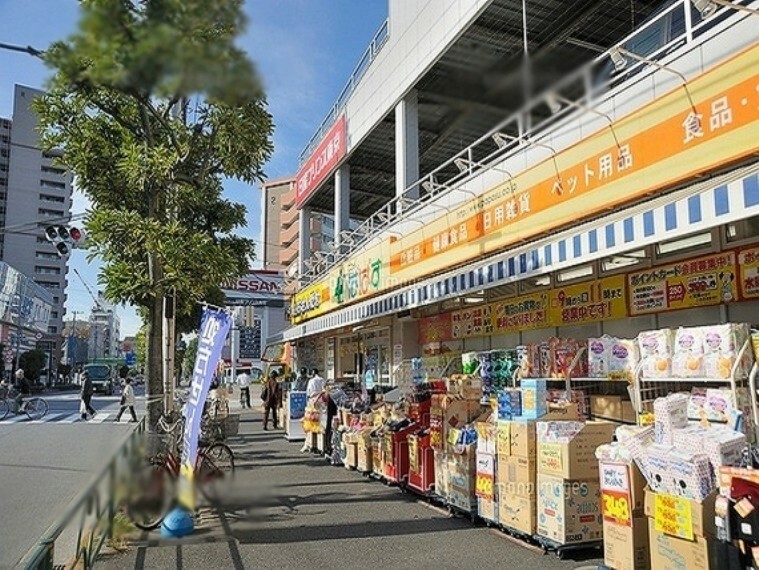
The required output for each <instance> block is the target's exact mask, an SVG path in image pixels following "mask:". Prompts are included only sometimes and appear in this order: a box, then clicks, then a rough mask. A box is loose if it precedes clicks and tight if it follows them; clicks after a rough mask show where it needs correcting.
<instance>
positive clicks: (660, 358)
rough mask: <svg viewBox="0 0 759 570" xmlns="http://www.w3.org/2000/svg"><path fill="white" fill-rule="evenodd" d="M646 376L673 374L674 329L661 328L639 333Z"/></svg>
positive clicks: (668, 375)
mask: <svg viewBox="0 0 759 570" xmlns="http://www.w3.org/2000/svg"><path fill="white" fill-rule="evenodd" d="M638 346H639V347H640V357H641V359H642V360H643V377H644V378H670V377H671V376H672V331H670V330H669V329H660V330H654V331H644V332H642V333H640V334H639V335H638Z"/></svg>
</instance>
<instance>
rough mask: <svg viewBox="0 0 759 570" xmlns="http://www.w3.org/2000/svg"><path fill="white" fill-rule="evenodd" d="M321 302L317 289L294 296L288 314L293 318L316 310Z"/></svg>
mask: <svg viewBox="0 0 759 570" xmlns="http://www.w3.org/2000/svg"><path fill="white" fill-rule="evenodd" d="M321 302H322V296H321V295H320V294H319V292H318V291H311V292H310V293H309V294H308V295H306V296H296V297H295V298H294V299H293V305H292V309H291V311H290V314H291V315H292V317H293V318H297V317H300V316H302V315H305V314H307V313H310V312H312V311H316V310H317V309H318V308H319V306H320V305H321Z"/></svg>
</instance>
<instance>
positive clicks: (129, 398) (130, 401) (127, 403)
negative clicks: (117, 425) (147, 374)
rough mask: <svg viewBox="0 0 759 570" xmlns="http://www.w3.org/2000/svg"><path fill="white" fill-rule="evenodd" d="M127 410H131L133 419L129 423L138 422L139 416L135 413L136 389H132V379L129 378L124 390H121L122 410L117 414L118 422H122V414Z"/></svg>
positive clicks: (125, 382) (125, 380)
mask: <svg viewBox="0 0 759 570" xmlns="http://www.w3.org/2000/svg"><path fill="white" fill-rule="evenodd" d="M127 408H129V413H130V414H132V419H131V420H129V421H131V422H137V414H136V413H135V412H134V388H132V379H131V378H128V377H127V378H125V379H124V388H123V389H122V390H121V409H120V410H119V413H118V414H116V420H115V421H116V422H118V421H119V420H121V414H123V413H124V410H126V409H127Z"/></svg>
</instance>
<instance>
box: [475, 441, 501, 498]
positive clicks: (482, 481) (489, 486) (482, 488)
mask: <svg viewBox="0 0 759 570" xmlns="http://www.w3.org/2000/svg"><path fill="white" fill-rule="evenodd" d="M496 472H497V470H496V456H495V455H492V454H490V453H481V452H480V450H479V447H478V449H477V465H476V468H475V474H476V477H477V480H476V482H475V494H476V495H477V497H478V498H481V499H487V500H491V501H492V500H493V499H494V498H495V485H496Z"/></svg>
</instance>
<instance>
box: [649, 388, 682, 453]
mask: <svg viewBox="0 0 759 570" xmlns="http://www.w3.org/2000/svg"><path fill="white" fill-rule="evenodd" d="M688 401H689V395H688V394H683V393H677V394H670V395H669V396H666V397H663V398H657V399H656V400H654V429H655V433H656V441H657V443H663V444H666V445H671V444H672V431H673V430H675V429H677V428H684V427H686V426H687V425H688Z"/></svg>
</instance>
